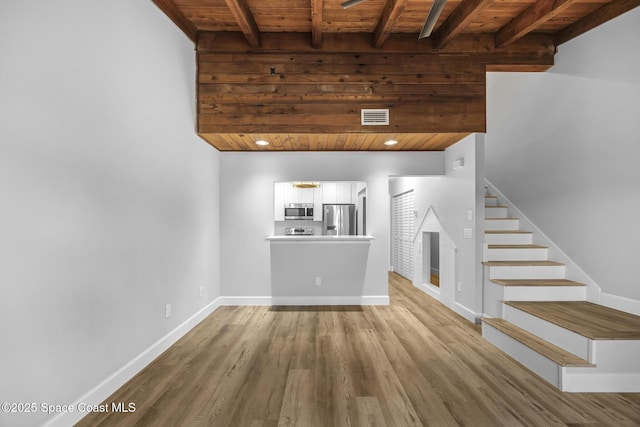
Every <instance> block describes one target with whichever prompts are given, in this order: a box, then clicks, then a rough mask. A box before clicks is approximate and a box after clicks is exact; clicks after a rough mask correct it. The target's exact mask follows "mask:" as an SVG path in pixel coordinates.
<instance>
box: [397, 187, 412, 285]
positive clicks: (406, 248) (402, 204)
mask: <svg viewBox="0 0 640 427" xmlns="http://www.w3.org/2000/svg"><path fill="white" fill-rule="evenodd" d="M414 221H415V211H414V199H413V190H410V191H407V192H405V193H402V194H398V195H397V196H393V199H392V202H391V239H392V245H391V268H392V270H393V271H395V272H396V273H398V274H400V275H401V276H403V277H405V278H407V279H409V280H413V257H414V254H413V237H414V236H413V234H414V231H413V230H414Z"/></svg>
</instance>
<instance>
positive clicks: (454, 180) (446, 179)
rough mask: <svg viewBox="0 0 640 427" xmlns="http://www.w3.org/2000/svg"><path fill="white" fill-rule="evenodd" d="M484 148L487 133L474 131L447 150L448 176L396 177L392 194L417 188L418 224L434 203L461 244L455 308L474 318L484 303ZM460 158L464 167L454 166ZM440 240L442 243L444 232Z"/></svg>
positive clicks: (440, 216) (442, 222)
mask: <svg viewBox="0 0 640 427" xmlns="http://www.w3.org/2000/svg"><path fill="white" fill-rule="evenodd" d="M482 148H483V136H482V135H470V136H468V137H467V138H465V139H463V140H462V141H460V142H458V143H457V144H455V145H453V146H451V147H449V148H448V149H447V150H446V151H445V166H446V171H445V172H446V174H445V176H433V177H417V176H413V177H399V178H395V179H392V180H391V182H390V187H389V192H390V193H391V195H392V196H394V195H397V194H401V193H404V192H406V191H409V190H413V191H414V208H415V209H416V210H417V215H416V227H418V226H419V224H418V223H419V222H420V221H421V220H422V219H423V218H424V215H425V214H426V212H427V209H428V208H429V207H431V208H432V209H433V211H434V212H435V214H436V216H437V217H438V220H439V221H440V224H441V225H442V227H443V228H444V231H445V232H446V233H447V235H448V236H449V237H450V238H451V239H452V240H453V243H454V244H455V247H456V248H457V254H456V266H455V281H456V282H460V285H461V290H460V291H458V290H456V291H455V303H457V305H454V306H452V307H451V308H453V309H455V310H456V311H458V312H460V313H461V314H463V315H465V316H466V317H467V318H468V319H470V320H475V317H476V316H477V315H479V313H481V312H482V307H481V306H480V305H478V304H479V303H480V299H479V298H478V295H479V294H481V286H482V282H481V277H482V271H481V264H480V262H479V261H478V255H477V254H478V253H479V252H481V244H482V237H483V233H484V230H483V229H482V226H481V224H482V223H481V221H477V220H476V218H477V217H478V215H479V216H480V218H483V217H484V212H483V211H482V210H479V209H478V205H477V200H478V199H479V197H477V194H479V190H478V189H477V187H476V179H477V175H478V174H480V176H482V174H481V169H482V165H481V162H477V161H476V157H477V156H481V153H482ZM459 158H464V167H463V168H459V169H454V168H453V163H454V161H455V160H456V159H459ZM479 163H480V164H479ZM468 211H472V212H473V219H471V220H469V219H468V217H467V213H468ZM464 228H471V229H472V231H473V238H472V239H465V238H463V229H464ZM440 242H441V245H442V244H443V239H442V236H441V240H440ZM442 268H443V266H442V265H441V269H442ZM456 284H457V283H456ZM456 284H454V285H456ZM443 302H445V303H446V301H444V300H443Z"/></svg>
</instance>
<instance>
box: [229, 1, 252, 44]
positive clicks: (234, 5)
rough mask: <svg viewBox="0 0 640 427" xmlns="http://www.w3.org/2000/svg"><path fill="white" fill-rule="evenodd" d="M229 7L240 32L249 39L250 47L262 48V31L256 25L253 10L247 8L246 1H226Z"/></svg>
mask: <svg viewBox="0 0 640 427" xmlns="http://www.w3.org/2000/svg"><path fill="white" fill-rule="evenodd" d="M225 3H226V4H227V7H228V8H229V10H230V11H231V14H232V15H233V17H234V18H235V20H236V22H237V23H238V26H239V27H240V31H242V33H243V34H244V37H245V38H246V39H247V42H248V43H249V46H251V47H259V46H260V30H259V29H258V25H257V24H256V21H255V19H254V18H253V14H252V13H251V9H249V6H247V3H246V0H225Z"/></svg>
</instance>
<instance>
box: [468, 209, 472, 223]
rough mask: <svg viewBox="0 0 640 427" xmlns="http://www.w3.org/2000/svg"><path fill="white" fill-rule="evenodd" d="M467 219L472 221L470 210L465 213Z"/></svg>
mask: <svg viewBox="0 0 640 427" xmlns="http://www.w3.org/2000/svg"><path fill="white" fill-rule="evenodd" d="M467 219H468V220H469V221H471V220H472V219H473V211H472V210H468V211H467Z"/></svg>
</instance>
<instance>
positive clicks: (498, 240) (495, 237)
mask: <svg viewBox="0 0 640 427" xmlns="http://www.w3.org/2000/svg"><path fill="white" fill-rule="evenodd" d="M484 242H485V243H487V244H490V245H530V244H531V242H533V235H532V234H531V233H513V234H502V233H500V234H491V233H488V234H485V235H484Z"/></svg>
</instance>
